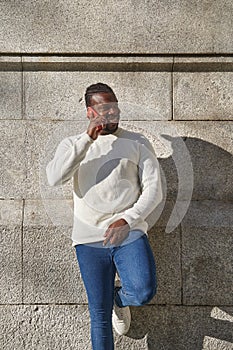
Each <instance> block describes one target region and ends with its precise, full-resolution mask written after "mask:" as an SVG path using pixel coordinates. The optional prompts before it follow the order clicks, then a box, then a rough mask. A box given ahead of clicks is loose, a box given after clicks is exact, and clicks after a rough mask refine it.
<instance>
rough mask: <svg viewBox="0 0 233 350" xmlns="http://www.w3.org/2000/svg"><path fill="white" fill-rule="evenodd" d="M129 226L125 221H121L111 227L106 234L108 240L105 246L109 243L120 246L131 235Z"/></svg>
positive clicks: (105, 241) (104, 243)
mask: <svg viewBox="0 0 233 350" xmlns="http://www.w3.org/2000/svg"><path fill="white" fill-rule="evenodd" d="M129 230H130V227H129V224H128V223H127V221H125V220H124V219H119V220H117V221H115V222H113V223H112V224H111V225H109V227H108V229H107V231H106V232H105V234H104V237H106V239H105V240H104V242H103V245H106V244H107V243H108V242H110V243H111V244H114V245H120V244H121V243H122V242H123V241H124V239H125V238H126V237H128V235H129Z"/></svg>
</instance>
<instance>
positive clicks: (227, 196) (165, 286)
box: [127, 135, 233, 350]
mask: <svg viewBox="0 0 233 350" xmlns="http://www.w3.org/2000/svg"><path fill="white" fill-rule="evenodd" d="M165 138H166V139H168V140H169V141H170V142H171V147H172V150H173V152H179V144H180V140H179V139H178V138H173V137H171V136H168V135H165ZM183 141H184V142H185V145H186V147H187V149H188V152H189V154H190V156H191V162H192V167H193V176H194V183H193V193H192V200H193V201H202V200H203V201H204V200H205V201H206V200H207V201H211V200H212V201H215V200H216V201H223V202H228V201H229V202H230V201H232V198H233V186H232V183H233V156H232V154H230V153H229V152H227V151H226V150H224V149H222V148H220V147H218V146H216V145H214V144H211V143H209V142H206V141H203V140H201V139H198V138H189V137H185V138H183ZM174 156H175V155H174V153H173V154H172V155H171V156H170V157H168V158H163V159H159V162H160V165H161V169H162V173H163V182H164V178H165V179H166V186H167V199H169V200H170V201H166V204H165V207H164V208H163V212H162V215H161V217H160V218H159V220H158V221H157V222H156V224H155V225H154V226H153V227H152V228H151V229H150V231H149V240H150V242H151V245H152V249H153V251H154V255H155V259H156V266H157V278H158V293H157V295H156V296H155V298H154V299H153V300H152V302H151V303H150V305H146V306H143V307H140V308H137V307H132V308H131V311H132V325H131V328H130V331H129V333H128V334H127V337H130V338H134V339H138V340H139V339H141V341H144V340H143V339H142V338H144V339H145V342H146V343H147V348H148V349H150V350H191V349H195V350H203V349H219V348H220V346H223V345H219V344H222V343H221V341H222V342H228V343H226V344H227V345H226V344H225V346H226V347H223V348H224V349H225V348H226V349H233V325H232V322H233V305H232V304H229V295H233V294H232V285H233V273H232V266H233V261H232V255H231V256H227V254H226V252H224V249H222V250H221V249H220V250H219V249H218V247H219V245H220V242H221V244H223V246H224V243H225V244H226V245H227V244H229V241H227V239H228V240H229V235H230V237H231V242H232V239H233V237H232V227H227V223H224V222H223V223H222V226H221V223H220V229H219V230H218V232H217V234H218V235H219V242H218V240H216V242H214V243H213V241H211V246H210V250H211V249H213V250H214V249H215V247H216V251H217V254H219V255H220V256H218V262H217V263H216V264H215V265H214V268H216V271H215V274H213V271H208V263H209V264H211V261H210V260H209V262H208V259H209V258H210V257H211V251H210V252H209V255H208V256H204V255H203V258H204V259H205V261H207V263H206V264H204V265H203V266H200V267H199V268H200V269H201V270H200V271H199V272H198V273H199V275H201V274H203V276H202V278H203V279H202V282H203V280H205V276H206V279H207V281H208V283H206V284H203V286H204V287H203V286H202V288H206V290H205V291H204V292H205V293H204V295H205V296H204V302H201V303H199V304H198V303H196V302H195V301H194V302H192V297H191V298H190V299H189V302H185V300H187V299H186V298H185V293H186V291H185V290H184V284H185V283H186V280H185V279H187V278H188V273H187V271H185V270H184V266H183V264H184V259H186V261H185V264H186V265H189V263H190V271H191V272H190V274H191V275H192V273H194V274H195V271H194V272H193V271H192V269H193V266H194V265H192V264H193V261H195V256H194V255H192V254H193V253H190V254H191V255H190V256H189V252H187V251H186V255H185V256H184V255H183V247H182V243H183V242H182V239H183V232H182V222H181V225H180V224H179V225H178V227H177V228H176V229H174V231H173V232H171V233H166V232H165V229H166V223H167V221H168V218H169V216H170V215H171V212H172V207H171V205H170V204H171V202H172V201H173V205H172V206H174V203H175V200H176V197H177V195H178V192H179V191H180V190H181V191H182V188H179V187H180V186H182V181H181V182H180V181H179V180H180V179H179V178H178V175H177V174H178V172H177V169H176V165H175V162H174V158H176V157H174ZM168 203H170V204H169V205H168ZM205 211H206V212H205ZM205 211H204V212H202V214H203V215H204V216H205V217H206V218H207V219H208V217H209V215H210V212H209V211H208V205H207V206H206V209H205ZM194 213H195V212H194ZM178 214H179V213H178ZM181 214H182V213H181ZM153 215H157V214H156V211H155V212H153V213H152V217H153ZM186 215H189V214H188V213H187V214H186ZM194 215H195V214H194ZM196 215H198V214H196ZM180 216H181V217H182V215H180ZM223 217H224V215H223ZM193 219H194V221H195V222H197V221H198V217H193ZM183 220H185V218H184V219H183ZM220 220H221V219H220ZM152 221H153V218H152ZM207 221H208V220H207ZM214 225H215V223H213V227H214ZM226 228H227V230H228V231H227V234H225V235H224V234H223V233H224V230H225V229H226ZM186 229H187V230H188V228H187V227H186ZM199 230H200V232H199ZM208 230H210V231H211V226H210V227H209V228H208V227H207V231H208ZM158 231H160V233H158ZM199 233H200V234H201V229H200V228H199V227H197V228H196V229H195V230H193V231H192V230H190V232H189V235H199ZM209 233H211V232H209ZM175 237H176V238H175ZM186 238H187V237H186ZM163 239H165V240H166V242H169V241H170V243H166V244H165V245H164V243H163V242H164V241H163ZM175 239H178V240H179V244H178V245H177V244H176V245H174V246H172V245H173V244H174V242H175ZM192 240H193V241H195V237H192ZM224 240H225V242H224ZM169 244H170V247H169V249H167V247H168V246H169ZM176 249H177V251H176V252H174V250H176ZM203 252H204V251H203ZM176 253H177V255H179V256H178V260H179V261H180V271H176V272H177V273H180V276H178V277H177V279H176V281H175V282H174V281H171V280H172V278H171V276H172V275H171V274H169V270H171V269H172V267H173V262H172V259H173V258H174V256H175V255H176ZM224 253H225V254H224ZM203 254H204V253H203ZM169 255H172V257H169ZM189 259H190V262H189ZM191 260H192V261H191ZM226 260H227V264H224V265H223V263H224V262H226ZM209 266H211V265H209ZM226 266H228V267H226ZM210 268H211V267H210ZM215 279H219V280H220V284H216V283H217V282H216V281H215ZM178 280H180V284H179V283H178V282H177V281H178ZM202 282H201V283H202ZM197 283H200V281H198V280H197ZM208 284H209V288H210V290H208ZM216 285H218V286H219V288H216V291H215V290H214V289H213V286H216ZM192 287H193V288H194V286H192V284H191V287H190V286H189V288H191V289H192ZM174 289H177V290H176V293H174ZM226 290H228V295H226V294H227V293H226ZM195 293H196V290H195V288H194V290H193V292H192V291H191V296H194V298H195ZM208 293H212V294H211V297H212V300H214V298H213V294H214V293H216V299H218V298H217V296H218V295H219V293H225V295H226V300H228V302H226V303H225V304H224V305H229V306H218V305H214V304H213V302H212V303H210V304H209V305H208ZM177 295H178V297H177ZM179 295H180V298H179ZM175 296H176V297H175ZM205 298H206V301H205ZM221 299H224V295H222V298H221ZM232 301H233V297H232ZM216 304H217V302H216ZM222 305H223V304H222ZM216 307H218V308H219V310H220V311H221V312H223V313H224V312H225V313H226V315H227V317H226V318H221V317H218V316H216V317H213V310H214V308H216ZM208 337H210V338H212V339H211V340H210V338H208ZM209 341H212V345H205V344H207V343H208V342H209ZM205 342H206V343H205ZM218 342H220V343H218ZM203 344H204V345H203ZM203 346H204V347H203ZM209 346H211V347H209ZM221 348H222V347H221Z"/></svg>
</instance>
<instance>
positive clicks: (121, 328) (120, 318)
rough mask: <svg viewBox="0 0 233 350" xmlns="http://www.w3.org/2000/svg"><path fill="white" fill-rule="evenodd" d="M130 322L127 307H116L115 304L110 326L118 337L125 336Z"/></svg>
mask: <svg viewBox="0 0 233 350" xmlns="http://www.w3.org/2000/svg"><path fill="white" fill-rule="evenodd" d="M130 322H131V313H130V309H129V306H125V307H118V306H117V305H116V303H115V304H114V307H113V312H112V325H113V327H114V329H115V331H116V332H117V334H119V335H123V334H126V333H127V332H128V330H129V327H130Z"/></svg>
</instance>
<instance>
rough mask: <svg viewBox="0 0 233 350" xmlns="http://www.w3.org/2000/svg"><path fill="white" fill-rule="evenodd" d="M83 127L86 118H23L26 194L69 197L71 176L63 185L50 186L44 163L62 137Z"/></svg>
mask: <svg viewBox="0 0 233 350" xmlns="http://www.w3.org/2000/svg"><path fill="white" fill-rule="evenodd" d="M86 128H87V122H86V121H85V122H80V121H78V122H76V121H69V122H48V121H29V120H28V121H26V141H25V152H26V154H27V182H26V193H25V196H26V198H31V199H33V198H34V199H36V198H37V199H38V198H42V199H44V198H45V199H46V198H61V199H66V198H69V199H71V198H72V179H71V180H70V181H68V182H67V183H66V184H64V185H62V186H56V187H51V186H50V185H49V184H48V180H47V175H46V166H47V164H48V163H49V161H50V160H51V159H53V157H54V155H55V152H56V149H57V146H58V145H59V143H60V142H61V141H62V140H63V139H64V138H65V137H67V136H72V135H76V134H77V135H78V134H80V133H82V132H84V131H85V130H86Z"/></svg>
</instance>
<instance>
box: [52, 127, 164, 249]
mask: <svg viewBox="0 0 233 350" xmlns="http://www.w3.org/2000/svg"><path fill="white" fill-rule="evenodd" d="M46 173H47V178H48V183H49V185H50V186H57V185H62V184H64V183H65V182H67V181H68V180H70V179H71V178H72V177H73V200H74V220H73V230H72V241H73V244H72V245H73V246H75V245H76V244H85V243H94V242H99V241H103V240H104V233H105V231H106V230H107V228H108V226H109V225H110V224H112V223H113V222H114V221H116V220H118V219H121V218H123V219H125V220H126V221H127V223H128V224H129V226H130V230H135V229H139V230H142V231H143V232H145V233H147V232H146V231H147V228H148V224H147V222H146V221H145V219H146V217H147V216H148V215H149V214H150V213H151V212H152V210H153V209H154V208H155V207H156V206H157V205H158V204H159V203H160V202H161V200H162V188H161V178H160V170H159V163H158V160H157V159H156V156H155V154H154V150H153V147H152V146H151V144H150V143H149V141H148V140H147V139H146V138H145V137H144V136H143V135H142V134H140V133H135V132H130V131H127V130H124V129H122V128H120V127H118V129H117V130H116V131H115V132H114V133H113V134H109V135H99V136H98V138H97V139H96V140H93V139H92V138H91V137H90V136H89V135H88V134H87V133H86V132H84V133H82V134H80V135H75V136H70V137H67V138H65V139H64V140H62V141H61V142H60V144H59V145H58V148H57V150H56V153H55V156H54V158H53V159H52V160H51V161H50V162H49V163H48V165H47V167H46Z"/></svg>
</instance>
